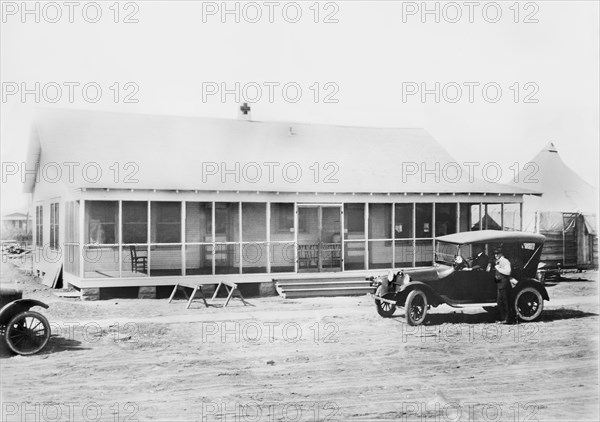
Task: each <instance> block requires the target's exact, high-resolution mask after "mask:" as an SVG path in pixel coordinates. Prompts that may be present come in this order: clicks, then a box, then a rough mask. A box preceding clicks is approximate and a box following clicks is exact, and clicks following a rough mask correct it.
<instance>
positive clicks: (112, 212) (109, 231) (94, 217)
mask: <svg viewBox="0 0 600 422" xmlns="http://www.w3.org/2000/svg"><path fill="white" fill-rule="evenodd" d="M118 210H119V208H118V203H117V201H86V202H85V222H86V225H85V227H86V236H85V239H86V243H94V244H98V245H106V244H108V245H112V244H115V243H117V218H118V215H119V211H118Z"/></svg>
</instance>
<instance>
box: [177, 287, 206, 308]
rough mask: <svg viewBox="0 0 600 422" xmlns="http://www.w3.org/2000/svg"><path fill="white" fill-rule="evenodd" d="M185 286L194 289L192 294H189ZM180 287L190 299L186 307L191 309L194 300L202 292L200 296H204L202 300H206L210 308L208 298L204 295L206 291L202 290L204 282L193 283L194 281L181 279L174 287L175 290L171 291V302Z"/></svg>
mask: <svg viewBox="0 0 600 422" xmlns="http://www.w3.org/2000/svg"><path fill="white" fill-rule="evenodd" d="M184 287H187V288H190V289H193V290H192V295H191V296H188V294H187V292H186V291H185V289H184ZM178 289H181V291H182V292H183V294H184V295H185V297H186V299H188V303H187V306H186V307H185V308H186V309H190V306H191V304H192V301H193V300H194V299H195V298H196V295H197V294H198V293H200V297H201V298H202V301H203V302H204V306H206V307H207V308H208V303H207V302H206V298H205V297H204V293H203V292H202V284H199V283H192V282H189V281H180V282H179V283H177V284H176V285H175V287H174V288H173V292H172V293H171V296H170V297H169V303H171V301H172V300H173V298H174V297H175V293H177V290H178Z"/></svg>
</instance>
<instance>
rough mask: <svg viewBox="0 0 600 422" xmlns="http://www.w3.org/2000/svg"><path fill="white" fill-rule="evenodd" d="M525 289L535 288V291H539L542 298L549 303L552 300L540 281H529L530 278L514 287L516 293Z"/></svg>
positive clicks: (520, 281)
mask: <svg viewBox="0 0 600 422" xmlns="http://www.w3.org/2000/svg"><path fill="white" fill-rule="evenodd" d="M525 287H533V288H534V289H536V290H538V291H539V292H540V293H541V295H542V298H543V299H544V300H547V301H549V300H550V296H548V291H547V290H546V287H545V286H544V285H543V284H542V283H540V282H539V281H538V280H535V279H529V278H527V279H524V280H519V282H518V283H517V285H516V286H515V287H514V289H515V290H516V291H519V290H521V289H523V288H525Z"/></svg>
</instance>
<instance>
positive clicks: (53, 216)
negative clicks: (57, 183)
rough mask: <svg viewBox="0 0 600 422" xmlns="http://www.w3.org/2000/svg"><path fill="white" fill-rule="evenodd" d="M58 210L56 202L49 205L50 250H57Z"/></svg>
mask: <svg viewBox="0 0 600 422" xmlns="http://www.w3.org/2000/svg"><path fill="white" fill-rule="evenodd" d="M59 218H60V215H59V208H58V202H55V203H53V204H50V249H58V248H59V246H60V245H59V244H58V230H59V224H58V221H59Z"/></svg>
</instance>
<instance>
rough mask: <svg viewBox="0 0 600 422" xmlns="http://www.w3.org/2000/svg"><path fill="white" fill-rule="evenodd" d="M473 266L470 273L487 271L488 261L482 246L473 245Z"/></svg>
mask: <svg viewBox="0 0 600 422" xmlns="http://www.w3.org/2000/svg"><path fill="white" fill-rule="evenodd" d="M473 252H474V255H473V265H471V270H472V271H487V269H488V265H489V264H490V259H489V258H488V256H487V255H486V254H485V248H484V246H483V245H478V244H475V245H473Z"/></svg>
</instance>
